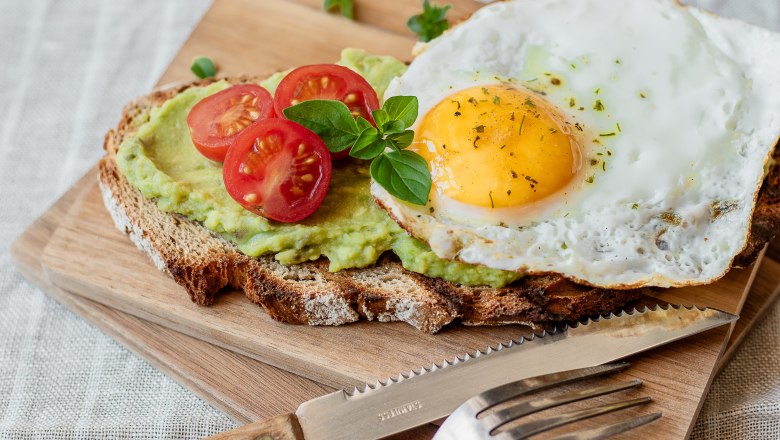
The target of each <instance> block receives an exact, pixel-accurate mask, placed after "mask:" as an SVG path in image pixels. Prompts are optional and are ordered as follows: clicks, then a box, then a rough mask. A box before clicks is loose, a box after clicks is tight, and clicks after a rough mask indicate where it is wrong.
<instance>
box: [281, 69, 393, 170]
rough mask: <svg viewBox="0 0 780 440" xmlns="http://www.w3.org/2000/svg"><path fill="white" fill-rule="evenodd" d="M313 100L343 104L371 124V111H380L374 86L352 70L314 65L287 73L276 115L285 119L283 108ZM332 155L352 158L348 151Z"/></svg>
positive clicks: (335, 157)
mask: <svg viewBox="0 0 780 440" xmlns="http://www.w3.org/2000/svg"><path fill="white" fill-rule="evenodd" d="M310 99H332V100H337V101H341V102H343V103H344V104H346V105H347V107H348V108H349V110H350V111H351V112H352V114H353V115H354V116H355V117H356V118H357V117H358V116H362V117H364V118H366V119H367V120H368V121H369V122H371V124H374V118H373V116H372V115H371V112H372V111H374V110H377V109H379V98H378V97H377V95H376V91H374V88H373V87H371V84H369V83H368V81H366V80H365V79H364V78H363V77H362V76H360V75H359V74H357V73H356V72H354V71H353V70H352V69H350V68H348V67H344V66H339V65H336V64H311V65H308V66H302V67H299V68H297V69H295V70H293V71H291V72H290V73H288V74H287V76H285V77H284V78H283V79H282V81H281V82H280V83H279V86H278V87H277V88H276V93H274V107H275V109H276V114H277V115H278V116H279V117H280V118H284V117H285V116H284V112H283V111H284V109H286V108H287V107H290V106H291V105H294V104H297V103H298V102H301V101H308V100H310ZM331 156H332V157H333V159H334V160H335V159H343V158H345V157H347V156H349V149H347V150H344V151H340V152H338V153H331Z"/></svg>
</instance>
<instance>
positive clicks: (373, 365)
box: [14, 0, 778, 437]
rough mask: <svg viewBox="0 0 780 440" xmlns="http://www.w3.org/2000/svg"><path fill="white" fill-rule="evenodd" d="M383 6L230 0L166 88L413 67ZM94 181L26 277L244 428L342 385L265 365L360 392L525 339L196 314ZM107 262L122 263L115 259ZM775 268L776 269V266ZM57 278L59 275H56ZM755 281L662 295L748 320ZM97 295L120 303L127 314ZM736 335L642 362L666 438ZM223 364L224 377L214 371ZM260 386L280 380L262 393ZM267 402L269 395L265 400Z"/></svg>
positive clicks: (676, 431)
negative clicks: (385, 62)
mask: <svg viewBox="0 0 780 440" xmlns="http://www.w3.org/2000/svg"><path fill="white" fill-rule="evenodd" d="M383 3H386V2H358V18H359V19H362V18H363V17H364V15H365V20H366V22H367V23H364V24H361V23H353V22H349V21H346V20H344V19H341V18H340V17H334V16H329V15H325V14H322V13H321V12H320V11H319V10H318V5H319V1H308V0H306V1H303V0H302V1H301V2H300V3H297V2H290V1H288V2H283V1H271V0H266V1H264V2H258V3H255V2H250V1H239V0H236V1H230V2H228V1H219V2H217V3H215V4H214V6H213V7H212V8H211V10H210V11H209V12H208V14H207V15H206V16H205V17H204V20H203V22H202V23H201V24H200V25H199V27H198V28H197V29H196V30H195V32H194V33H193V35H192V36H191V37H190V39H189V41H188V42H187V44H186V45H185V46H184V48H183V49H182V51H181V53H180V54H179V55H178V56H177V58H176V59H175V60H174V62H173V63H172V65H171V67H170V68H169V70H168V72H167V73H166V74H165V76H164V78H163V80H162V82H168V81H171V80H177V79H186V78H188V77H189V74H188V73H187V70H186V69H187V68H188V66H189V61H190V60H191V58H192V56H194V55H200V54H208V55H211V56H213V57H214V58H215V59H216V60H217V62H218V63H219V65H220V67H221V69H222V72H223V73H225V74H234V73H241V72H248V73H252V72H268V71H273V70H278V69H282V68H286V67H289V66H294V65H299V64H303V63H309V62H320V61H330V60H334V59H337V58H338V52H339V51H340V49H341V48H342V47H345V46H350V45H352V46H355V45H357V46H360V47H363V48H365V49H367V50H369V51H373V52H376V53H389V54H393V55H396V56H398V57H400V58H402V59H403V58H405V57H406V54H407V53H408V50H409V48H410V47H411V45H412V42H413V41H412V39H410V38H409V37H408V36H405V35H402V34H399V33H398V32H399V30H400V29H402V28H401V27H400V26H398V25H397V23H399V22H400V23H402V22H403V21H404V20H405V17H407V16H408V15H409V14H410V13H411V12H410V13H406V12H405V13H404V14H403V16H398V15H393V14H394V13H393V12H392V11H388V10H387V9H388V8H387V7H385V6H384V5H383ZM416 3H417V2H406V1H400V2H398V5H397V6H398V10H399V11H406V10H409V11H413V10H416V9H417V8H418V7H419V6H418V5H417V4H416ZM393 7H396V4H395V3H394V4H393ZM390 9H393V8H390ZM472 9H474V4H473V3H471V2H466V1H463V2H456V11H462V12H461V13H466V12H468V11H469V10H472ZM394 17H395V18H394ZM456 17H457V15H456ZM372 20H373V21H372ZM258 23H263V26H258V25H257V24H258ZM386 23H389V24H390V25H386ZM382 26H384V27H382ZM323 35H325V36H327V38H323V37H322V36H323ZM248 41H249V42H254V43H253V44H249V43H247V42H248ZM282 43H283V44H282ZM358 43H359V44H358ZM92 176H94V174H93V175H92ZM93 179H94V177H91V178H90V176H87V177H85V179H84V180H82V182H80V185H79V186H77V187H74V189H73V190H72V191H71V192H69V193H68V194H67V195H66V197H65V198H64V199H63V201H61V202H59V203H58V205H56V206H55V207H54V208H52V209H53V212H50V213H47V214H46V215H44V217H42V219H41V220H39V221H38V222H36V224H34V225H33V226H32V227H31V228H30V230H28V232H27V233H26V234H25V235H24V236H23V237H22V238H21V239H20V240H19V241H18V242H17V243H15V245H14V256H15V259H16V261H17V264H18V265H19V267H20V269H21V270H23V271H24V272H25V273H26V275H27V276H29V277H31V278H33V279H34V280H36V282H38V283H39V284H40V285H42V286H43V288H44V289H45V290H47V291H48V292H49V293H50V294H52V296H55V297H56V298H58V299H60V300H61V301H63V302H64V303H66V304H67V305H69V306H70V307H72V308H74V309H76V310H77V312H78V313H81V314H83V315H85V316H87V317H88V318H89V319H91V320H93V321H97V322H98V323H99V326H100V327H101V328H103V329H104V330H105V331H107V332H108V333H109V334H111V335H113V336H115V337H117V338H118V339H120V340H122V341H123V342H125V343H126V344H128V345H129V346H131V347H132V348H134V349H135V350H136V351H138V352H140V353H141V354H142V355H145V356H146V357H147V358H151V359H152V362H153V363H154V364H156V365H158V366H160V367H162V368H163V369H164V370H167V371H168V372H169V374H172V375H173V376H174V377H176V378H177V379H179V380H180V381H182V382H184V383H185V385H187V386H190V387H191V388H194V389H195V390H196V392H199V393H200V394H201V395H203V396H205V397H206V398H207V399H210V401H212V402H214V401H215V399H216V401H217V406H218V407H220V408H222V409H223V410H226V411H228V413H229V414H231V415H232V416H233V417H235V418H236V419H238V420H249V419H253V418H257V417H259V416H265V415H268V414H271V413H275V412H283V411H289V410H291V409H293V408H294V406H295V405H296V404H297V403H300V402H301V401H303V400H306V399H307V398H310V397H312V396H314V395H319V394H322V393H324V392H326V391H327V390H328V389H329V388H328V387H327V386H323V385H320V384H317V383H314V382H312V381H310V380H307V379H304V378H303V377H300V376H294V375H291V374H289V373H285V372H283V371H280V370H277V369H274V368H272V367H269V366H267V365H265V364H262V363H260V362H257V361H254V360H252V359H260V360H263V361H266V362H268V363H271V364H273V365H277V366H279V367H281V368H283V369H284V370H287V371H293V372H296V373H298V374H300V375H302V376H305V377H307V378H311V379H315V380H317V381H319V382H321V383H324V384H327V385H332V386H347V385H355V384H358V383H360V382H363V381H366V380H374V379H377V378H381V377H385V376H388V375H391V374H397V373H398V372H399V371H403V370H408V369H411V368H418V367H420V366H422V365H425V364H429V363H431V362H433V361H440V360H441V359H444V358H446V357H452V356H454V355H456V354H459V353H462V352H463V351H465V350H472V349H477V348H482V347H484V346H485V345H487V344H490V343H495V342H498V341H501V340H504V339H506V338H509V337H517V336H519V335H520V334H522V332H523V331H524V330H523V329H521V328H518V327H502V328H472V329H468V328H453V329H450V330H448V331H445V332H444V333H443V334H441V335H437V336H430V335H424V334H421V333H419V332H417V331H416V330H414V329H412V328H411V327H409V326H406V325H405V324H376V323H361V324H356V325H350V326H346V327H342V328H308V327H296V326H287V325H283V324H278V323H275V322H273V321H271V320H270V319H268V317H267V316H265V315H264V314H263V313H262V311H261V310H260V309H259V308H257V307H255V306H253V305H251V304H250V303H248V301H246V300H245V299H244V298H243V297H242V296H241V295H239V294H228V295H226V296H224V297H223V298H222V299H221V300H220V301H218V303H217V304H216V305H215V307H212V308H209V309H204V308H199V307H196V306H194V305H192V304H190V303H189V302H188V300H187V299H186V295H184V293H183V291H181V290H180V289H179V288H178V286H176V285H175V284H174V283H172V282H171V281H170V280H168V279H167V278H166V277H164V276H162V275H161V274H159V273H158V272H156V270H155V269H154V268H153V266H152V265H151V263H149V262H148V261H147V260H146V258H145V256H143V255H142V254H140V252H138V251H137V250H136V249H135V248H134V247H132V245H131V244H130V242H129V241H128V240H127V239H126V238H125V237H123V236H122V235H121V234H119V233H118V232H117V231H116V230H115V229H114V228H113V226H112V225H111V223H110V219H109V218H108V215H107V214H106V213H105V210H104V209H103V208H102V206H101V203H100V200H99V194H98V191H97V188H96V185H95V184H94V180H93ZM63 209H67V211H68V215H66V216H62V215H56V210H63ZM47 215H48V216H49V217H48V218H47ZM63 218H64V219H65V220H64V221H61V219H63ZM58 219H59V220H60V221H59V222H57V220H58ZM31 237H33V238H34V239H32V238H31ZM106 255H111V256H112V258H105V257H104V256H106ZM118 256H121V257H118ZM41 257H43V258H42V265H41ZM74 262H77V263H78V264H74ZM112 262H113V264H111V263H112ZM775 265H776V263H774V262H773V261H771V260H769V259H767V260H766V261H765V263H764V265H763V267H762V273H765V272H766V273H768V274H771V273H772V272H771V271H772V270H775V272H773V274H774V275H773V276H772V275H770V276H769V277H768V280H767V281H766V283H765V284H766V286H765V287H766V289H765V291H766V292H769V293H766V294H764V295H763V296H762V298H769V297H771V296H773V295H774V294H776V289H775V288H774V287H776V286H771V287H767V286H770V285H771V284H772V281H770V280H774V282H776V281H777V273H778V272H777V271H776V270H777V267H774V266H775ZM766 267H769V269H767V271H765V270H763V268H766ZM43 271H45V273H46V274H48V275H49V277H48V278H46V277H44V276H42V273H44V272H43ZM751 274H752V272H751V271H734V272H733V273H732V274H730V275H729V277H727V279H724V280H723V281H721V282H719V283H718V284H716V285H715V286H709V287H703V288H696V289H685V290H687V291H681V290H673V291H666V292H663V294H662V295H661V296H662V297H663V299H665V300H669V301H673V302H685V303H697V304H700V305H710V306H717V307H719V308H721V309H724V310H728V311H732V312H738V311H739V309H740V308H741V306H742V301H743V300H744V297H745V295H744V294H745V293H746V292H747V286H748V284H749V281H750V278H751ZM759 279H762V277H759ZM52 282H53V283H55V284H56V286H54V285H53V284H52ZM66 290H70V291H73V292H76V293H78V294H79V295H82V297H80V298H79V297H75V296H73V295H71V294H69V293H67V292H66ZM83 298H90V299H91V300H95V301H98V302H100V303H103V304H108V305H111V306H113V307H116V310H112V309H110V308H107V307H104V306H102V305H99V304H96V303H94V302H90V301H89V300H85V299H83ZM765 302H766V301H759V304H758V305H757V306H756V307H755V310H756V311H757V312H758V311H760V309H761V308H762V307H763V304H764V303H765ZM117 310H119V311H124V312H129V313H130V314H133V315H137V316H140V317H142V318H146V319H148V320H149V321H151V322H155V323H158V324H162V325H163V326H167V327H171V328H173V329H176V330H180V331H182V332H183V333H186V334H189V335H192V336H195V337H196V338H199V339H202V340H205V341H209V342H212V343H214V344H217V345H220V346H222V347H226V348H228V349H229V350H230V351H229V350H224V349H220V348H216V347H214V346H211V345H208V344H206V343H203V342H201V341H199V340H196V339H192V338H190V337H187V336H184V335H182V334H180V333H177V332H174V331H170V330H165V329H161V328H160V327H158V326H155V325H154V324H150V323H149V322H145V321H143V320H140V319H137V318H134V317H131V316H128V315H127V314H123V313H121V312H118V311H117ZM747 327H748V326H747V325H745V326H744V327H743V329H746V328H747ZM727 333H728V332H727V330H725V329H722V330H717V331H713V332H710V333H708V334H706V335H702V337H698V338H695V339H691V340H689V341H685V342H683V343H679V344H675V345H674V346H671V347H666V348H663V349H661V350H655V351H653V352H651V353H650V354H648V355H645V356H643V357H641V358H638V359H637V360H636V361H635V364H634V367H633V368H632V369H631V370H629V372H628V373H626V374H625V375H626V376H631V377H641V378H643V379H645V380H646V383H647V385H646V386H645V391H646V392H648V393H649V394H650V395H652V396H653V397H655V398H656V403H654V404H653V405H654V406H657V408H660V409H663V410H665V419H666V420H665V423H664V426H663V427H660V426H657V427H656V428H655V429H654V430H653V432H654V433H657V434H659V435H663V436H664V437H667V436H673V437H682V436H684V435H686V433H687V432H688V429H689V427H690V424H691V421H692V420H693V418H694V416H695V413H696V412H697V410H698V407H699V404H700V401H701V397H702V395H703V394H704V393H705V391H706V388H707V387H708V385H709V381H710V379H711V377H712V372H713V370H714V368H715V366H716V365H717V360H718V355H719V354H720V353H721V350H722V349H723V347H724V341H725V340H726V336H727ZM290 341H295V343H291V342H290ZM233 351H235V352H238V353H242V354H244V355H247V356H248V357H244V356H241V355H237V354H234V352H233ZM356 353H358V354H359V355H356ZM388 354H391V355H390V356H388ZM204 359H207V360H208V361H206V362H204ZM211 365H215V366H218V367H219V368H218V367H215V368H209V367H210V366H211ZM212 374H214V375H215V377H212ZM247 377H253V378H254V377H259V378H265V379H267V381H265V382H261V383H260V384H257V383H256V382H257V381H255V380H247V379H246V378H247ZM247 384H249V385H247ZM242 388H245V389H242ZM656 394H657V395H656ZM257 396H267V397H264V398H260V399H258V397H257ZM273 409H278V411H273Z"/></svg>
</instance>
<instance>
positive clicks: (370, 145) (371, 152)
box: [349, 127, 385, 160]
mask: <svg viewBox="0 0 780 440" xmlns="http://www.w3.org/2000/svg"><path fill="white" fill-rule="evenodd" d="M384 142H385V141H384V140H383V139H381V138H380V137H379V131H378V130H377V129H376V128H374V127H369V128H367V129H365V130H363V131H362V132H361V133H360V136H358V138H357V140H356V141H355V143H354V144H353V145H352V149H351V150H349V155H350V156H352V157H356V158H358V159H363V160H368V159H373V158H375V157H377V156H378V155H380V154H381V153H382V151H384V150H385V144H384Z"/></svg>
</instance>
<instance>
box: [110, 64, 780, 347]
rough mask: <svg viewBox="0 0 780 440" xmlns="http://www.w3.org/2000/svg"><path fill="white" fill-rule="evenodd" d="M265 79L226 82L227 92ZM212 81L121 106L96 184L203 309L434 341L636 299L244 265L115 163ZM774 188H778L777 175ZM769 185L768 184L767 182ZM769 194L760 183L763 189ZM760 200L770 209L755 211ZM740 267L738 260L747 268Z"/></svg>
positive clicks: (762, 233)
mask: <svg viewBox="0 0 780 440" xmlns="http://www.w3.org/2000/svg"><path fill="white" fill-rule="evenodd" d="M261 79H262V77H257V76H241V77H232V78H226V80H227V81H229V82H231V83H243V82H250V81H253V82H258V81H259V80H261ZM213 81H214V80H200V81H193V82H189V83H183V84H178V85H175V86H172V87H168V88H166V89H163V90H159V91H155V92H153V93H150V94H149V95H146V96H142V97H140V98H138V99H137V100H135V101H134V102H132V103H130V104H129V105H127V106H126V107H125V109H124V110H123V112H122V117H121V119H120V121H119V124H118V125H117V127H116V128H114V129H112V130H110V131H109V132H108V133H107V134H106V137H105V142H104V150H105V151H106V155H105V156H104V157H103V158H102V159H101V160H100V162H99V167H98V168H99V175H98V180H99V184H100V189H101V192H102V194H103V200H104V204H105V205H106V208H107V210H108V211H109V213H110V214H111V217H112V219H113V221H114V224H115V225H116V227H117V228H118V229H119V230H120V231H122V232H123V233H125V234H127V235H128V236H129V237H130V239H131V240H132V241H133V242H134V243H135V244H136V246H137V247H138V248H140V249H141V250H143V251H144V252H145V253H146V254H147V255H148V256H149V257H150V258H151V259H152V261H153V262H154V263H155V265H156V266H157V268H158V269H160V270H161V271H163V272H165V273H167V274H168V275H170V276H171V277H172V278H173V280H174V281H175V282H176V283H178V284H179V285H181V286H182V287H183V288H184V290H185V291H186V292H187V293H188V294H189V296H190V299H191V300H192V301H193V302H195V303H197V304H199V305H204V306H207V305H210V304H212V303H213V302H214V300H215V298H216V296H217V295H218V294H219V292H220V291H222V290H223V289H225V288H234V289H240V290H243V291H244V293H245V294H246V296H247V297H248V298H249V299H250V300H251V301H252V302H254V303H255V304H258V305H260V306H261V307H262V308H263V309H264V310H265V311H266V312H267V313H268V314H269V315H270V316H271V317H272V318H274V319H275V320H278V321H281V322H285V323H290V324H307V325H341V324H346V323H349V322H355V321H357V320H359V319H369V320H377V321H383V322H387V321H403V322H406V323H408V324H410V325H412V326H414V327H416V328H418V329H419V330H421V331H424V332H429V333H436V332H437V331H439V330H440V329H441V328H442V327H443V326H445V325H447V324H449V323H451V322H453V321H460V322H462V323H463V324H466V325H499V324H514V323H522V324H538V323H544V322H548V321H571V320H576V319H580V318H581V317H584V316H588V315H594V314H601V313H609V312H611V311H614V310H616V309H618V308H620V307H621V306H623V305H624V304H626V303H627V302H629V301H633V300H636V299H638V298H639V297H641V296H642V290H639V289H635V290H612V289H601V288H594V287H590V286H584V285H578V284H575V283H574V282H572V281H569V280H566V279H564V278H563V277H561V276H558V275H538V276H526V277H523V278H522V279H520V280H518V281H517V282H515V283H512V284H511V285H509V286H506V287H503V288H490V287H467V286H460V285H456V284H454V283H451V282H448V281H445V280H442V279H434V278H429V277H426V276H423V275H420V274H416V273H413V272H410V271H407V270H405V269H404V268H403V267H402V265H401V263H400V262H399V261H398V259H397V258H396V257H395V256H394V255H390V254H388V255H385V256H383V257H382V258H381V259H380V261H379V262H378V263H377V264H376V265H375V266H372V267H369V268H363V269H349V270H343V271H340V272H335V273H333V272H329V271H328V265H327V262H326V261H324V260H323V259H320V260H318V261H313V262H307V263H302V264H296V265H292V266H284V265H282V264H280V263H278V262H277V261H276V260H275V259H274V258H273V257H272V256H262V257H259V258H250V257H248V256H246V255H244V254H242V253H241V252H240V251H238V250H237V248H236V247H235V246H234V245H233V244H232V243H230V242H228V241H226V240H224V239H223V238H222V237H220V236H219V235H217V234H215V233H213V232H212V231H210V230H208V229H207V228H205V227H203V226H201V225H199V224H197V223H195V222H192V221H190V220H188V219H186V218H184V217H182V216H179V215H176V214H168V213H165V212H163V211H161V210H159V209H158V208H157V206H156V204H155V201H153V200H149V199H147V198H145V197H144V196H143V195H142V194H141V193H140V191H138V190H137V189H136V188H135V187H133V186H132V185H131V184H130V183H129V182H128V181H127V179H126V178H125V177H124V176H123V175H122V174H121V173H120V172H119V169H118V167H117V164H116V161H115V156H116V152H117V150H118V148H119V146H120V145H121V143H122V141H123V140H124V139H125V138H126V137H127V136H128V135H131V134H132V133H134V132H135V130H136V129H137V127H138V126H140V125H141V124H142V123H143V122H145V121H146V120H148V114H149V110H150V109H151V108H153V107H156V106H159V105H161V104H162V103H163V102H165V101H166V100H168V99H170V98H171V97H173V96H175V95H176V94H178V93H180V92H181V91H183V90H185V89H187V88H190V87H195V86H202V85H207V84H209V83H211V82H213ZM773 171H774V174H773V176H774V178H775V180H774V182H775V183H776V182H777V171H776V170H773ZM767 181H769V179H767ZM765 186H766V184H765ZM763 194H767V196H766V198H767V199H771V201H773V204H772V207H771V209H764V210H762V208H761V202H762V201H764V198H765V197H764V196H763ZM779 199H780V194H778V191H777V187H776V185H775V186H774V187H773V189H772V190H771V191H767V190H764V191H762V196H761V197H760V199H759V206H758V207H757V209H756V216H755V218H754V225H753V230H754V233H753V234H751V240H752V239H754V238H755V242H753V241H751V243H752V244H751V245H749V246H748V247H749V248H750V250H749V251H748V249H746V252H743V254H749V255H745V258H744V259H740V262H741V263H743V264H745V265H748V264H749V263H748V262H749V261H750V258H751V256H752V258H753V259H755V255H753V254H754V253H755V254H756V255H757V253H758V252H757V251H756V252H754V251H755V249H758V251H760V249H761V248H762V247H763V243H765V242H766V241H768V240H769V239H770V238H771V237H773V236H774V234H775V233H776V231H777V227H778V218H779V217H780V212H778V211H780V208H777V204H778V203H780V200H779ZM743 260H744V261H743Z"/></svg>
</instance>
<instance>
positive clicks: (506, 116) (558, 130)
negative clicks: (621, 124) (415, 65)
mask: <svg viewBox="0 0 780 440" xmlns="http://www.w3.org/2000/svg"><path fill="white" fill-rule="evenodd" d="M416 133H417V135H416V138H415V142H414V144H413V145H412V147H411V148H413V149H414V150H415V151H417V152H418V153H419V154H420V155H421V156H422V157H423V158H425V160H426V161H427V162H428V165H429V167H430V168H431V178H432V180H433V189H434V190H435V191H437V192H438V193H440V194H445V195H446V196H448V197H449V198H452V199H455V200H457V201H460V202H462V203H467V204H469V205H476V206H483V207H488V208H500V207H508V206H517V205H522V204H528V203H532V202H535V201H537V200H540V199H542V198H544V197H546V196H548V195H550V194H552V193H555V192H557V191H559V190H560V189H561V188H563V187H565V186H566V185H567V184H568V183H569V182H570V181H571V180H572V178H573V177H574V175H575V174H577V171H578V170H579V168H580V162H581V159H580V157H581V155H580V147H579V144H578V142H577V141H576V139H575V138H574V136H573V135H572V132H571V130H570V126H569V125H568V124H567V123H566V122H565V119H564V118H563V116H562V115H561V114H560V112H559V111H558V110H557V109H556V108H555V107H554V106H553V105H551V104H549V103H548V102H547V101H545V100H544V99H543V98H542V97H540V96H538V95H536V94H534V93H532V92H528V91H524V90H521V89H518V88H515V87H512V86H511V85H507V84H499V85H490V86H486V87H473V88H469V89H466V90H463V91H460V92H458V93H455V94H453V95H451V96H449V97H447V98H446V99H444V100H443V101H441V102H440V103H438V104H437V105H436V106H435V107H433V109H431V110H430V111H429V112H428V113H427V114H426V115H425V117H424V118H423V120H422V121H421V123H420V124H419V126H418V127H417V130H416Z"/></svg>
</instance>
